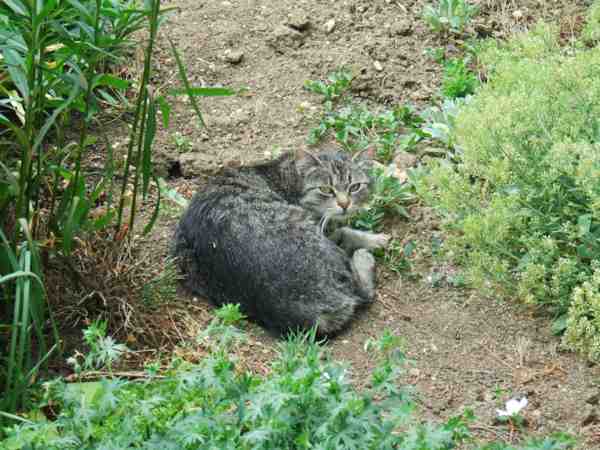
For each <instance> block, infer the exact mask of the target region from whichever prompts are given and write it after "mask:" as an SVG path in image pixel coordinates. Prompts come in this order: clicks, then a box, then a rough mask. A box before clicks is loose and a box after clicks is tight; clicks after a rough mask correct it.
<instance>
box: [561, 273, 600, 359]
mask: <svg viewBox="0 0 600 450" xmlns="http://www.w3.org/2000/svg"><path fill="white" fill-rule="evenodd" d="M566 326H567V331H566V333H565V335H564V339H563V341H564V343H565V344H566V346H567V347H568V348H570V349H572V350H577V351H580V352H581V353H583V354H585V355H586V356H587V357H588V358H589V359H590V360H592V361H600V270H595V271H594V274H593V275H592V277H591V279H590V280H588V281H586V282H584V283H583V284H582V285H581V286H579V287H576V288H575V290H574V291H573V297H572V303H571V307H570V308H569V313H568V315H567V322H566Z"/></svg>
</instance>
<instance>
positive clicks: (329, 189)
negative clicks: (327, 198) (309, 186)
mask: <svg viewBox="0 0 600 450" xmlns="http://www.w3.org/2000/svg"><path fill="white" fill-rule="evenodd" d="M319 191H321V194H326V195H332V194H333V188H332V187H331V186H321V187H320V188H319Z"/></svg>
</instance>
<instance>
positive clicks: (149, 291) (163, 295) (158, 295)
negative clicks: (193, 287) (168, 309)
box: [142, 260, 179, 306]
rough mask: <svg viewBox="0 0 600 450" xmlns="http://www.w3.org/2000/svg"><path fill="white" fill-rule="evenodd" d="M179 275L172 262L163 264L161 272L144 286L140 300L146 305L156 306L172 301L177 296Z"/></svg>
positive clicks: (168, 261)
mask: <svg viewBox="0 0 600 450" xmlns="http://www.w3.org/2000/svg"><path fill="white" fill-rule="evenodd" d="M178 282H179V273H178V271H177V267H176V265H175V263H174V262H173V261H172V260H167V261H166V262H165V265H164V268H163V270H162V272H161V273H160V274H159V275H158V276H156V277H155V278H153V279H152V280H150V281H149V282H147V283H146V284H144V287H143V289H142V298H143V301H144V303H145V304H146V305H148V306H157V305H160V304H163V303H168V302H170V301H172V300H173V299H174V298H175V296H176V294H177V284H178Z"/></svg>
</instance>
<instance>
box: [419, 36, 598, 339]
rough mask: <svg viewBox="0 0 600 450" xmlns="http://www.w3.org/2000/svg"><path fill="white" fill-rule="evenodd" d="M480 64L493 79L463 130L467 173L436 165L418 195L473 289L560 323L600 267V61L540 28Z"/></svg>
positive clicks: (458, 127)
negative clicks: (437, 217) (432, 211)
mask: <svg viewBox="0 0 600 450" xmlns="http://www.w3.org/2000/svg"><path fill="white" fill-rule="evenodd" d="M480 56H481V61H482V62H483V64H484V65H485V66H486V67H488V68H489V69H490V70H489V74H490V77H489V81H488V83H487V84H486V85H484V86H482V87H481V89H479V90H478V92H477V94H476V95H475V96H474V97H473V98H472V100H471V101H470V102H469V103H468V104H465V105H464V106H463V107H462V108H461V109H460V112H459V114H458V116H457V118H456V120H455V129H454V133H453V134H454V136H455V140H456V143H457V146H458V147H459V148H460V150H461V153H460V159H459V160H458V164H449V163H448V162H447V161H440V162H437V163H435V164H433V165H432V166H431V172H430V174H429V175H428V176H426V177H424V178H423V180H427V181H426V183H425V184H426V185H427V187H425V188H423V187H419V188H418V192H419V193H420V194H421V195H423V196H424V198H425V199H426V200H427V201H428V202H430V203H431V205H433V206H434V207H435V208H436V209H437V210H438V211H439V212H440V213H441V215H442V216H443V218H444V220H445V229H446V230H447V232H448V233H449V239H448V240H447V241H446V243H445V247H447V249H448V250H449V251H450V252H451V253H452V254H453V255H454V258H456V260H457V261H459V262H462V263H463V264H464V265H465V267H466V278H467V280H468V281H469V282H472V283H474V284H475V286H477V287H479V288H481V289H484V290H486V291H489V292H492V291H493V292H494V293H495V294H496V295H500V296H505V297H508V296H517V297H519V298H520V299H522V300H524V301H526V302H529V303H535V304H542V305H545V306H546V307H548V308H549V309H550V310H551V311H552V312H553V313H554V314H555V315H556V317H557V318H559V320H561V322H562V321H564V319H562V318H563V315H564V314H565V313H566V312H567V311H569V307H570V305H571V302H572V298H573V296H572V293H573V290H574V289H575V288H577V287H578V286H581V285H582V283H584V282H586V281H588V280H589V279H590V278H591V277H592V273H593V269H594V267H595V266H596V265H597V264H598V263H599V262H600V247H599V246H598V237H599V236H600V213H599V210H598V205H600V201H599V200H600V191H599V190H598V188H597V186H598V184H597V182H596V181H597V177H598V175H599V170H600V169H599V168H600V151H599V146H598V143H597V142H598V139H599V137H600V133H599V130H600V122H599V121H598V115H599V114H600V81H599V80H600V78H599V75H600V72H599V69H598V67H599V66H598V64H599V63H600V50H599V49H597V48H595V49H589V50H572V51H571V52H564V51H563V50H562V49H561V47H560V46H559V45H558V33H557V31H556V30H555V29H554V28H552V27H548V26H544V25H540V26H538V27H537V28H535V29H533V30H531V31H530V32H528V33H525V34H521V35H519V36H517V37H514V38H513V39H511V40H509V41H508V42H506V43H492V42H491V43H488V44H487V48H486V49H485V50H484V51H483V52H482V53H481V55H480ZM567 68H568V69H567ZM568 332H569V327H568V326H567V333H568Z"/></svg>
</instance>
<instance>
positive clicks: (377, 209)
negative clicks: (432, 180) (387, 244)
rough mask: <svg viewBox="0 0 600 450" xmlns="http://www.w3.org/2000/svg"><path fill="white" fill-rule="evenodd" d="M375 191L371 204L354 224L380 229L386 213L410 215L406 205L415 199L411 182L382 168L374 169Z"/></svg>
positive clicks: (353, 221)
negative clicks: (400, 179)
mask: <svg viewBox="0 0 600 450" xmlns="http://www.w3.org/2000/svg"><path fill="white" fill-rule="evenodd" d="M373 178H374V181H373V193H372V195H371V200H370V201H369V206H368V207H367V208H365V209H364V210H362V211H360V212H359V213H358V214H357V215H356V216H355V217H354V218H353V219H352V220H351V223H352V226H353V227H355V228H358V229H363V230H367V231H380V230H381V228H382V227H383V219H384V217H385V215H386V214H392V215H396V216H401V217H405V218H407V217H408V213H407V211H406V209H405V205H406V204H407V203H408V202H410V201H412V200H413V199H414V195H413V193H412V191H411V187H410V185H409V184H403V183H400V181H398V179H397V178H396V177H393V176H391V175H387V174H386V173H385V171H384V170H382V169H375V170H374V176H373Z"/></svg>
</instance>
